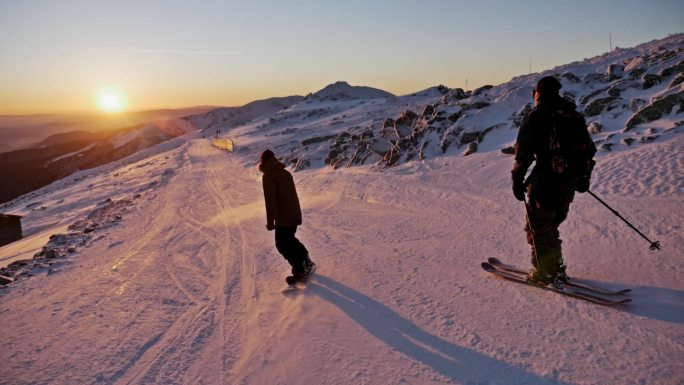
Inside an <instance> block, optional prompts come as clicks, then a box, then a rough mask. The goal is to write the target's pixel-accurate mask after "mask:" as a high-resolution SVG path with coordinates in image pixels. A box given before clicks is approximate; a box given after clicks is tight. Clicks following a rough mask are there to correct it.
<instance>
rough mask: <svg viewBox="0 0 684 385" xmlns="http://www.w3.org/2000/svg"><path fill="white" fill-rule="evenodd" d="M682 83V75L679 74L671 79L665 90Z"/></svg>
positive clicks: (683, 80) (683, 79)
mask: <svg viewBox="0 0 684 385" xmlns="http://www.w3.org/2000/svg"><path fill="white" fill-rule="evenodd" d="M682 83H684V74H679V75H677V76H676V77H675V78H674V79H672V81H671V82H670V84H668V85H667V88H672V87H676V86H678V85H680V84H682Z"/></svg>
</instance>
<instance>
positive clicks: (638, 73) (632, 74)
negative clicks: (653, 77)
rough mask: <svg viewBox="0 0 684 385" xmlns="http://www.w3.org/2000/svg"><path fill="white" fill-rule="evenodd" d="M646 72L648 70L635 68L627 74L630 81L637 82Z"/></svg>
mask: <svg viewBox="0 0 684 385" xmlns="http://www.w3.org/2000/svg"><path fill="white" fill-rule="evenodd" d="M644 72H646V68H635V69H633V70H631V71H629V74H627V78H628V79H629V80H636V79H638V78H640V77H641V75H643V74H644Z"/></svg>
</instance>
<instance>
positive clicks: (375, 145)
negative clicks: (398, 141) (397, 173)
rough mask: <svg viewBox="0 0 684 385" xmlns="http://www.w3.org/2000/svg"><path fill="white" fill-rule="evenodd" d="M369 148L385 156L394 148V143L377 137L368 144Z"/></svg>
mask: <svg viewBox="0 0 684 385" xmlns="http://www.w3.org/2000/svg"><path fill="white" fill-rule="evenodd" d="M368 149H369V150H371V151H373V152H374V153H376V154H378V155H381V156H385V155H386V154H387V153H388V152H390V151H391V150H392V144H391V143H390V142H388V141H386V140H384V139H376V140H373V141H372V142H371V143H370V144H369V145H368Z"/></svg>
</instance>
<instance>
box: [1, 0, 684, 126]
mask: <svg viewBox="0 0 684 385" xmlns="http://www.w3.org/2000/svg"><path fill="white" fill-rule="evenodd" d="M682 14H684V2H682V1H680V0H651V1H643V0H636V1H632V0H622V1H617V0H602V1H599V2H597V1H593V0H591V1H585V0H574V1H567V0H560V1H557V0H539V1H536V0H520V1H511V0H496V1H495V0H451V1H448V0H422V1H419V0H394V1H392V0H377V1H372V0H345V1H325V0H302V1H298V0H289V1H277V0H269V1H260V0H253V1H230V0H224V1H218V0H216V1H213V0H194V1H190V0H187V1H181V0H147V1H145V0H138V1H132V0H117V1H99V0H89V1H86V0H82V1H76V0H73V1H72V0H0V52H1V54H0V114H5V115H8V114H10V115H11V114H34V113H67V112H85V111H96V110H98V108H99V109H102V108H103V106H102V99H103V98H104V99H106V98H109V99H108V100H110V102H109V103H110V104H112V103H113V104H114V107H115V108H116V105H117V102H120V104H122V106H121V107H122V108H126V109H129V110H143V109H156V108H180V107H190V106H200V105H216V106H239V105H243V104H246V103H248V102H250V101H253V100H258V99H264V98H269V97H274V96H289V95H306V94H308V93H310V92H316V91H317V90H319V89H321V88H323V87H325V86H326V85H328V84H330V83H334V82H336V81H347V82H349V83H350V84H352V85H363V86H370V87H376V88H381V89H383V90H386V91H389V92H392V93H394V94H397V95H404V94H409V93H412V92H415V91H419V90H422V89H425V88H428V87H432V86H436V85H438V84H443V85H446V86H448V87H452V88H453V87H461V88H464V89H473V88H476V87H479V86H482V85H485V84H493V85H496V84H500V83H504V82H506V81H508V80H510V79H511V78H512V77H515V76H518V75H522V74H527V73H529V72H530V67H531V70H532V72H539V71H544V70H547V69H550V68H553V67H555V66H557V65H562V64H567V63H569V62H573V61H577V60H582V59H584V58H589V57H593V56H596V55H600V54H602V53H604V52H607V51H608V50H609V49H610V46H611V45H610V42H611V40H612V46H613V47H616V46H618V47H632V46H635V45H638V44H640V43H644V42H647V41H650V40H653V39H659V38H663V37H666V36H668V35H670V34H674V33H680V32H684V21H682V18H681V15H682ZM609 37H610V39H609ZM104 90H110V91H109V94H104V92H105V91H104ZM112 98H113V99H114V100H113V101H112ZM117 98H119V99H121V101H118V100H116V99H117ZM98 103H99V104H98ZM105 107H106V106H105Z"/></svg>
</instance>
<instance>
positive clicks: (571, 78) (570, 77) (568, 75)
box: [561, 72, 582, 83]
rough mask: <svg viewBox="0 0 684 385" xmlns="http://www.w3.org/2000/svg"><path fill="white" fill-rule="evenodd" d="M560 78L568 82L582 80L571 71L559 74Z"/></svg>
mask: <svg viewBox="0 0 684 385" xmlns="http://www.w3.org/2000/svg"><path fill="white" fill-rule="evenodd" d="M561 78H563V79H565V80H567V81H569V82H570V83H579V82H581V81H582V80H580V78H578V77H577V76H575V74H573V73H572V72H566V73H564V74H563V75H561Z"/></svg>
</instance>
